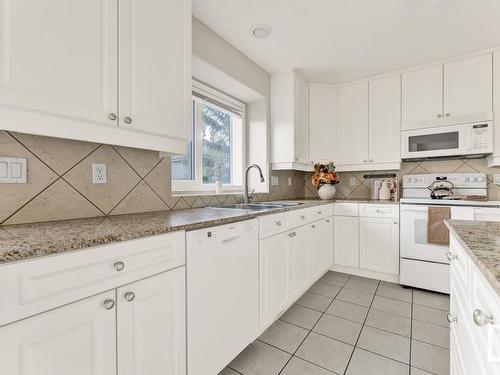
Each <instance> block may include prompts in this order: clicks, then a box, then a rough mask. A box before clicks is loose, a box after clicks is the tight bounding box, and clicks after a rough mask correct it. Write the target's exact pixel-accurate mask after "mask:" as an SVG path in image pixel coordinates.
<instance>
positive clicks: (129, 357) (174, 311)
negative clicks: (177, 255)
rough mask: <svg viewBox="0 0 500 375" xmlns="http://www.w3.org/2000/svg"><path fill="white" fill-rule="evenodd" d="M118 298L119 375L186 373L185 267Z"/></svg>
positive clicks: (134, 285) (125, 290)
mask: <svg viewBox="0 0 500 375" xmlns="http://www.w3.org/2000/svg"><path fill="white" fill-rule="evenodd" d="M126 293H134V294H135V299H134V300H133V301H128V300H127V299H126V297H125V294H126ZM117 299H118V312H117V319H118V340H117V342H118V372H119V374H120V375H144V374H148V375H182V374H186V317H185V316H186V285H185V267H179V268H176V269H174V270H171V271H167V272H164V273H161V274H159V275H157V276H153V277H149V278H147V279H144V280H142V281H138V282H135V283H132V284H129V285H126V286H124V287H121V288H119V289H117Z"/></svg>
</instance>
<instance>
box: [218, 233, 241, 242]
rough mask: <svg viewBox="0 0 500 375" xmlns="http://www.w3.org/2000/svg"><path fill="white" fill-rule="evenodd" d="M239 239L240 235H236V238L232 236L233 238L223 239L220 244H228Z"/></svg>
mask: <svg viewBox="0 0 500 375" xmlns="http://www.w3.org/2000/svg"><path fill="white" fill-rule="evenodd" d="M240 237H241V236H240V235H237V236H233V237H228V238H224V239H223V240H222V241H221V242H222V243H228V242H231V241H234V240H237V239H238V238H240Z"/></svg>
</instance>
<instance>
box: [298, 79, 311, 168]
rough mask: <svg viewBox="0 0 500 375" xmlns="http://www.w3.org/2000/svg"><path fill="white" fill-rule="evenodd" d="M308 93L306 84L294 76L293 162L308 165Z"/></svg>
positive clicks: (303, 80)
mask: <svg viewBox="0 0 500 375" xmlns="http://www.w3.org/2000/svg"><path fill="white" fill-rule="evenodd" d="M308 102H309V92H308V88H307V82H306V81H305V79H304V78H302V77H301V76H300V75H298V74H295V161H298V162H300V163H309V114H308V110H309V106H308Z"/></svg>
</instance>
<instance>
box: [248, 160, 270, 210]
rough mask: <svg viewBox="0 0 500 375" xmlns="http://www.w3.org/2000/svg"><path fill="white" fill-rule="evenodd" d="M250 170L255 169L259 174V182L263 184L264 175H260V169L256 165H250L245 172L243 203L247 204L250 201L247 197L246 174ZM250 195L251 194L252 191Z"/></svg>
mask: <svg viewBox="0 0 500 375" xmlns="http://www.w3.org/2000/svg"><path fill="white" fill-rule="evenodd" d="M252 168H257V169H258V171H259V173H260V182H264V181H265V180H264V175H263V174H262V169H260V167H259V166H258V165H257V164H250V165H249V166H248V167H247V169H246V171H245V187H244V189H245V190H244V191H243V201H244V202H245V203H248V202H249V201H250V198H249V197H248V172H249V171H250V169H252ZM252 194H253V191H252Z"/></svg>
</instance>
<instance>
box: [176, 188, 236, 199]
mask: <svg viewBox="0 0 500 375" xmlns="http://www.w3.org/2000/svg"><path fill="white" fill-rule="evenodd" d="M200 195H203V196H207V195H243V189H241V188H234V189H230V188H227V190H223V191H222V193H220V194H217V193H216V192H215V189H214V190H198V191H196V190H193V191H181V190H179V191H172V197H197V196H200Z"/></svg>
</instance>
